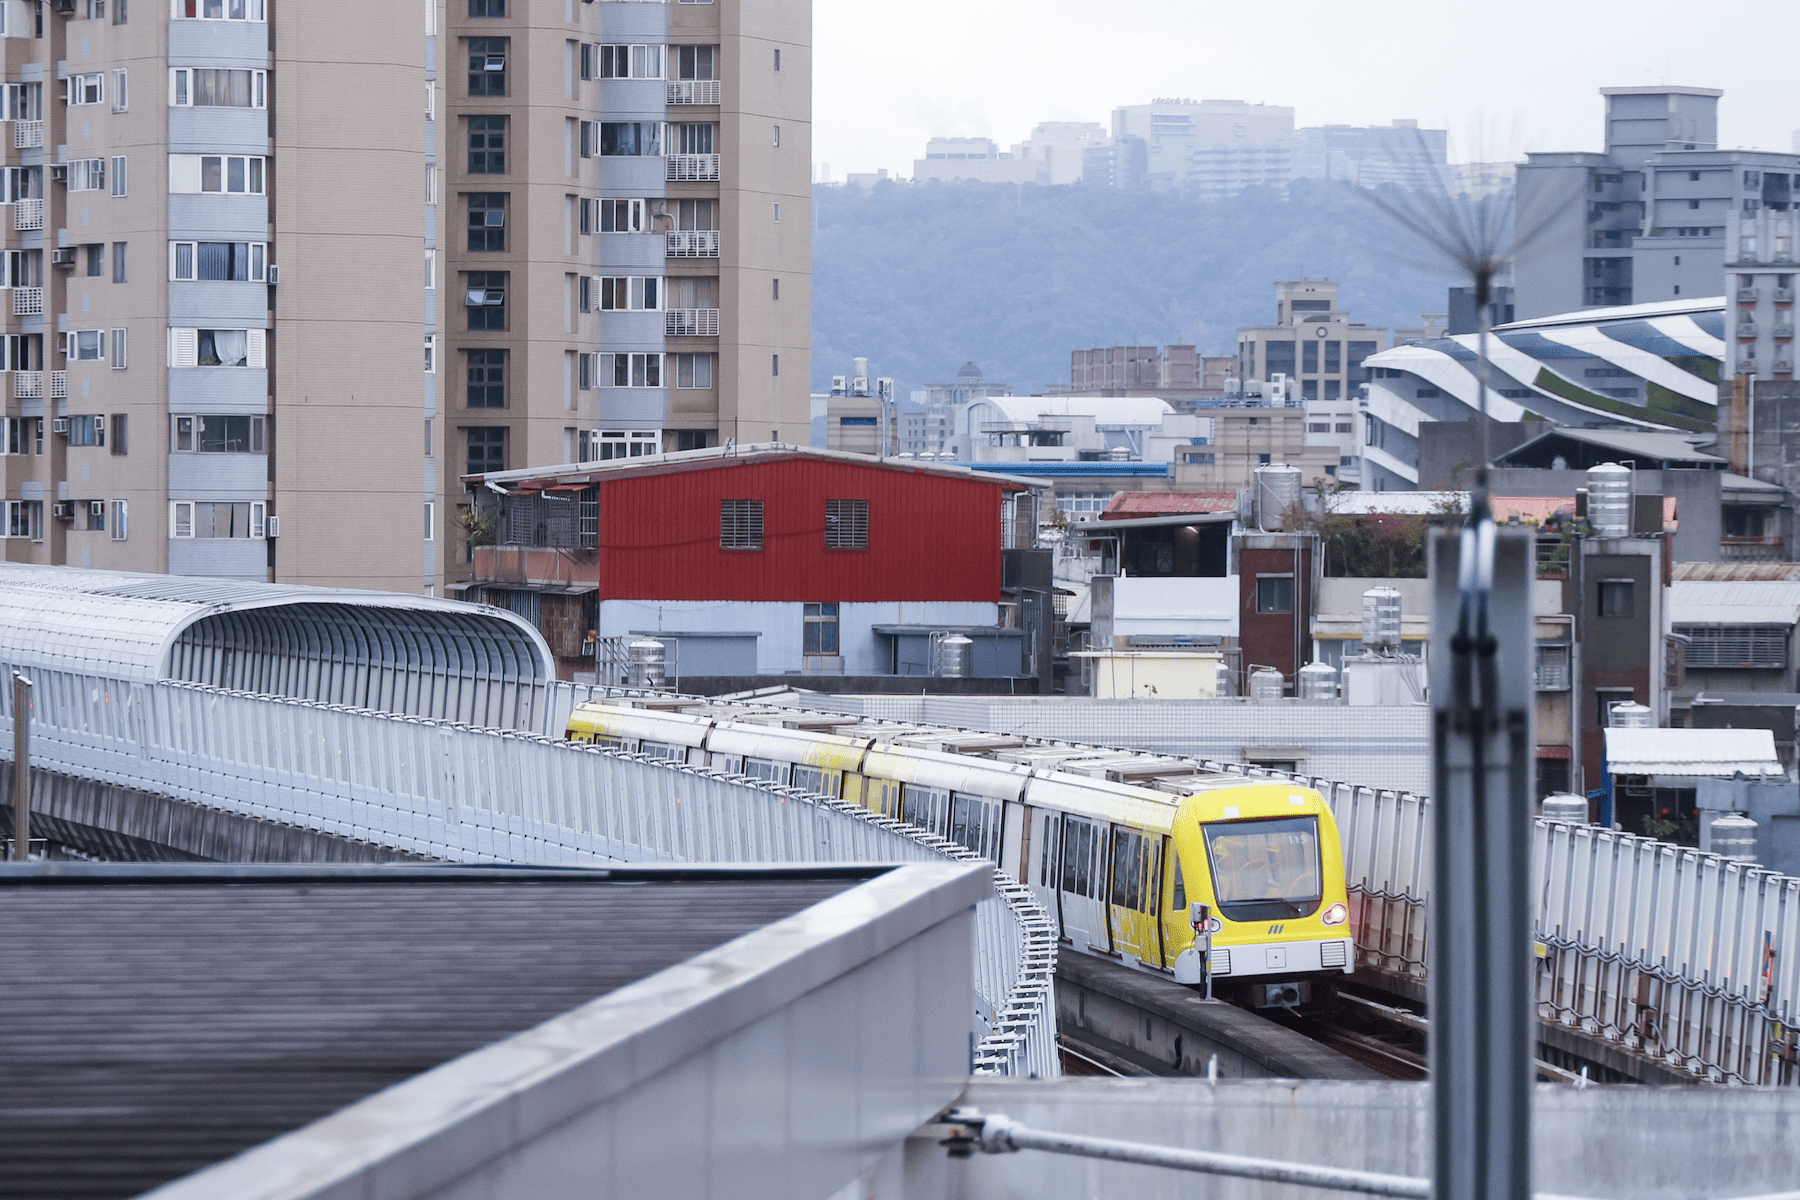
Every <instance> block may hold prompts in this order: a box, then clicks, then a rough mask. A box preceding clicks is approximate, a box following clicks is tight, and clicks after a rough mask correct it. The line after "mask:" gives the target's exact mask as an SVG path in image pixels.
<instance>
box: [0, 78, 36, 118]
mask: <svg viewBox="0 0 1800 1200" xmlns="http://www.w3.org/2000/svg"><path fill="white" fill-rule="evenodd" d="M43 119H44V85H43V84H42V83H9V84H7V85H6V91H5V93H4V95H3V96H0V120H6V121H41V120H43Z"/></svg>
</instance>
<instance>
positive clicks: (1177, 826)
mask: <svg viewBox="0 0 1800 1200" xmlns="http://www.w3.org/2000/svg"><path fill="white" fill-rule="evenodd" d="M1171 837H1172V840H1173V842H1174V846H1175V853H1176V855H1177V856H1178V859H1179V862H1180V870H1181V879H1182V882H1183V884H1184V887H1185V891H1186V896H1185V900H1186V902H1187V903H1188V904H1193V903H1195V902H1198V903H1202V904H1205V905H1206V906H1207V909H1208V911H1209V912H1210V914H1211V916H1210V918H1209V920H1210V928H1211V930H1212V953H1211V955H1210V967H1211V974H1212V980H1213V986H1214V990H1215V992H1217V993H1218V994H1220V995H1225V996H1229V997H1231V998H1233V999H1237V1000H1240V1001H1242V1002H1246V1003H1248V1004H1250V1005H1252V1006H1254V1007H1270V1006H1276V1005H1281V1006H1292V1005H1295V1004H1299V1003H1304V1002H1305V1001H1307V1000H1308V999H1310V998H1311V996H1310V991H1311V985H1312V984H1313V983H1314V982H1315V981H1328V980H1330V979H1333V978H1336V977H1338V976H1341V975H1347V974H1349V973H1350V971H1352V970H1353V969H1354V965H1355V961H1356V954H1355V947H1354V945H1353V944H1352V932H1351V929H1350V910H1349V906H1348V902H1347V897H1346V895H1345V891H1344V856H1343V851H1342V849H1341V848H1340V847H1339V845H1338V832H1337V823H1336V822H1335V821H1334V820H1332V816H1331V810H1330V808H1328V807H1327V806H1326V804H1325V802H1324V800H1323V799H1322V798H1321V797H1320V795H1319V793H1317V792H1315V791H1313V790H1312V789H1311V788H1305V787H1298V786H1295V785H1292V784H1288V783H1283V782H1280V781H1271V782H1269V783H1256V784H1246V785H1242V786H1229V787H1218V788H1213V789H1208V790H1207V791H1204V792H1200V793H1198V794H1196V795H1192V796H1189V797H1187V798H1186V799H1185V800H1183V801H1182V802H1181V803H1180V805H1179V806H1178V807H1177V809H1176V813H1175V821H1174V828H1173V830H1172V834H1171ZM1171 923H1172V924H1173V923H1180V924H1181V925H1183V926H1185V924H1186V916H1185V912H1181V911H1179V910H1178V911H1177V912H1175V913H1171ZM1181 934H1185V942H1182V941H1178V940H1177V938H1178V937H1180V935H1181ZM1168 936H1169V938H1170V944H1171V945H1178V946H1181V952H1180V953H1179V954H1178V955H1177V956H1176V960H1175V977H1176V979H1177V980H1178V981H1180V982H1183V983H1198V982H1200V981H1201V978H1202V977H1201V974H1200V956H1199V952H1198V951H1197V950H1195V949H1194V947H1193V941H1194V935H1193V931H1192V929H1191V928H1183V929H1181V930H1175V929H1171V930H1169V931H1168Z"/></svg>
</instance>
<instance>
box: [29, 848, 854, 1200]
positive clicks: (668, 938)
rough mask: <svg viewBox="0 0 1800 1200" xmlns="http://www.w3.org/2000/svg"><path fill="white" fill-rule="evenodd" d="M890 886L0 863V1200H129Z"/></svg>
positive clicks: (771, 878)
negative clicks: (822, 906)
mask: <svg viewBox="0 0 1800 1200" xmlns="http://www.w3.org/2000/svg"><path fill="white" fill-rule="evenodd" d="M886 869H887V868H883V867H878V866H871V867H804V868H791V867H790V868H766V867H764V868H759V867H734V868H682V867H672V868H640V867H630V868H616V869H610V870H592V869H573V870H555V869H516V868H506V867H486V868H480V867H475V868H471V867H404V866H388V867H225V866H214V865H211V864H208V865H204V866H185V865H183V866H156V867H142V866H139V867H116V866H104V867H93V866H71V865H69V864H49V865H45V866H13V865H11V864H7V865H4V866H0V906H3V907H4V909H5V911H6V913H7V920H6V921H5V922H4V923H3V924H0V961H3V962H5V963H6V964H8V966H7V982H6V993H7V1005H6V1008H7V1011H8V1014H9V1016H8V1019H7V1020H6V1021H4V1022H0V1062H3V1063H4V1064H5V1066H4V1069H3V1070H0V1128H4V1129H5V1130H6V1134H5V1136H4V1137H0V1197H7V1198H11V1197H21V1198H23V1197H34V1198H40V1197H75V1196H79V1197H83V1198H85V1200H104V1198H107V1197H125V1196H135V1195H137V1194H138V1193H140V1192H142V1191H144V1190H146V1189H148V1188H151V1187H155V1186H157V1185H158V1184H161V1183H164V1182H166V1181H168V1180H171V1179H174V1178H177V1177H179V1176H182V1175H185V1174H187V1173H188V1172H190V1171H193V1170H196V1169H198V1168H200V1167H203V1166H205V1165H207V1164H209V1163H213V1162H216V1161H218V1160H220V1159H222V1158H226V1157H229V1156H231V1155H233V1154H236V1153H239V1152H240V1151H243V1150H246V1149H248V1148H250V1147H252V1146H255V1145H257V1144H258V1143H261V1142H264V1141H267V1140H268V1139H270V1138H272V1137H275V1136H277V1135H280V1134H282V1133H285V1132H287V1131H289V1130H292V1129H295V1128H297V1127H298V1126H301V1125H303V1124H306V1123H309V1122H311V1121H313V1120H315V1119H317V1118H319V1117H323V1116H325V1115H326V1114H328V1113H331V1112H333V1111H335V1110H337V1109H339V1108H341V1107H343V1106H344V1105H346V1104H350V1103H352V1102H354V1101H357V1100H359V1099H361V1098H363V1097H365V1096H368V1095H370V1094H371V1093H374V1092H377V1091H379V1090H380V1089H382V1088H385V1087H388V1086H389V1085H392V1084H396V1083H399V1082H401V1081H402V1080H405V1079H408V1078H410V1077H412V1076H414V1075H417V1074H419V1073H421V1072H423V1071H425V1070H428V1069H430V1068H432V1067H434V1066H437V1065H438V1064H440V1063H444V1062H447V1061H448V1060H450V1059H452V1058H456V1057H457V1056H459V1055H462V1054H465V1053H467V1052H469V1051H472V1050H475V1049H477V1048H478V1047H482V1046H485V1045H487V1044H489V1043H491V1042H494V1041H496V1040H498V1039H501V1038H504V1037H507V1036H509V1035H511V1034H514V1033H517V1032H519V1031H520V1030H523V1029H527V1028H530V1027H532V1026H535V1025H537V1024H539V1023H541V1022H543V1021H545V1020H548V1019H550V1018H552V1017H555V1016H557V1015H559V1014H562V1013H565V1012H567V1011H569V1010H571V1009H574V1008H576V1007H578V1006H580V1005H582V1004H585V1003H587V1002H588V1001H591V1000H593V999H594V998H595V997H597V996H601V995H604V994H606V993H609V992H611V991H614V990H615V989H618V988H621V987H623V986H625V985H627V984H629V983H632V982H634V981H636V980H639V979H642V978H644V977H645V976H648V975H650V974H652V973H654V972H657V971H660V970H662V969H663V968H665V967H668V966H671V965H673V964H675V963H678V962H682V961H684V960H686V959H688V958H691V957H693V956H694V955H696V954H699V953H701V952H704V951H707V950H710V949H712V948H713V947H716V946H720V945H722V944H724V943H725V942H728V941H730V940H732V939H734V938H736V937H738V936H740V935H742V934H744V933H747V932H750V931H752V930H755V929H758V928H760V927H762V926H764V925H768V924H770V923H771V922H774V921H777V920H780V919H782V918H784V917H788V916H791V915H792V914H794V913H797V912H799V911H800V910H802V909H806V908H809V907H811V906H812V905H814V904H816V903H818V902H819V901H821V900H825V899H827V898H829V897H831V896H834V895H837V894H839V893H841V892H844V891H845V890H847V889H849V888H851V887H854V886H856V885H857V884H859V883H861V882H863V881H865V880H868V879H871V878H873V877H875V876H879V875H881V874H882V873H883V872H884V871H885V870H886Z"/></svg>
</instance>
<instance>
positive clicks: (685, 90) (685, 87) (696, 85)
mask: <svg viewBox="0 0 1800 1200" xmlns="http://www.w3.org/2000/svg"><path fill="white" fill-rule="evenodd" d="M718 102H719V81H718V80H716V79H680V80H673V79H672V80H670V81H669V103H670V104H717V103H718Z"/></svg>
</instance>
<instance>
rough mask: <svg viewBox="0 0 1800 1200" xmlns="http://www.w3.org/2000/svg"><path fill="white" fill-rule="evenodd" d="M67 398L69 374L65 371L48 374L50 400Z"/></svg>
mask: <svg viewBox="0 0 1800 1200" xmlns="http://www.w3.org/2000/svg"><path fill="white" fill-rule="evenodd" d="M68 397H69V373H68V372H67V371H52V372H50V398H51V399H52V400H66V399H68Z"/></svg>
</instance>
